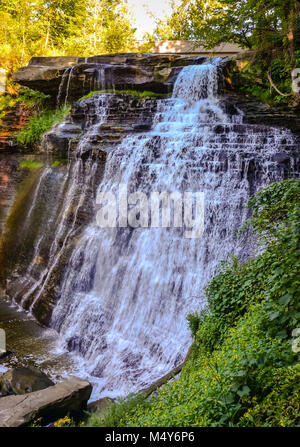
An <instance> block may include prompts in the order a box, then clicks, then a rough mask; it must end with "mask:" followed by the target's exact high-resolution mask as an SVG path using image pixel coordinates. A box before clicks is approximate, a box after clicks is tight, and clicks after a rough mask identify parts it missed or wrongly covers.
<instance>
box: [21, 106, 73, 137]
mask: <svg viewBox="0 0 300 447" xmlns="http://www.w3.org/2000/svg"><path fill="white" fill-rule="evenodd" d="M69 111H70V106H63V107H60V108H59V109H57V110H44V111H42V112H41V113H37V114H35V115H34V116H32V117H31V118H30V119H29V122H28V124H27V125H26V126H25V127H24V128H23V129H22V130H21V131H20V132H19V133H18V134H17V137H16V138H17V142H18V143H21V144H32V143H37V142H38V141H39V140H40V139H41V138H42V136H43V135H44V133H46V132H47V131H48V130H50V129H51V127H52V126H53V125H54V124H57V123H60V122H61V121H63V119H64V117H65V116H66V115H67V114H68V113H69Z"/></svg>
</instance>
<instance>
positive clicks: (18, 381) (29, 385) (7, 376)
mask: <svg viewBox="0 0 300 447" xmlns="http://www.w3.org/2000/svg"><path fill="white" fill-rule="evenodd" d="M52 385H54V383H53V382H52V380H50V379H49V378H48V377H47V376H46V374H44V373H43V372H42V371H40V370H38V369H37V368H14V369H11V370H9V371H7V372H6V373H4V374H1V375H0V395H2V396H7V395H9V394H12V395H13V394H27V393H32V392H33V391H39V390H43V389H45V388H48V387H49V386H52Z"/></svg>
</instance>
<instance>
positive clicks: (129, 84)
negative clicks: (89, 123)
mask: <svg viewBox="0 0 300 447" xmlns="http://www.w3.org/2000/svg"><path fill="white" fill-rule="evenodd" d="M205 59H206V58H204V57H195V56H183V55H179V54H177V55H155V54H143V53H124V54H111V55H101V56H94V57H89V58H80V57H65V58H63V57H57V58H55V57H49V58H48V57H35V58H32V59H31V61H30V62H29V64H28V66H27V67H23V68H21V69H20V70H19V71H18V72H16V73H14V75H13V80H14V81H15V82H18V83H19V84H21V85H25V86H27V87H30V88H32V89H35V90H39V91H41V92H44V93H46V94H49V95H51V96H52V98H53V100H55V99H57V100H58V101H60V100H61V101H62V102H63V101H65V99H67V101H68V102H73V101H74V100H76V99H79V98H80V97H81V96H83V95H85V94H87V93H89V92H90V91H92V90H103V89H111V88H115V89H118V90H127V89H134V90H151V91H154V92H158V93H168V92H170V91H172V88H173V84H174V82H175V80H176V78H177V76H178V74H179V72H180V69H181V68H182V67H184V66H185V65H190V64H199V63H200V64H201V63H202V62H203V61H204V60H205ZM64 92H67V98H65V97H61V96H63V94H64Z"/></svg>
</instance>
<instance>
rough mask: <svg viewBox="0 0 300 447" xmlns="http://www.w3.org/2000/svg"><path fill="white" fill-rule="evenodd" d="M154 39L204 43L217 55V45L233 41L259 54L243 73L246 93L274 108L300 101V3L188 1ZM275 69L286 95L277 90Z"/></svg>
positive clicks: (289, 0)
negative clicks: (299, 83) (299, 89)
mask: <svg viewBox="0 0 300 447" xmlns="http://www.w3.org/2000/svg"><path fill="white" fill-rule="evenodd" d="M148 39H149V40H153V39H170V40H173V39H175V40H176V39H187V40H196V41H201V42H203V45H204V46H205V47H206V48H207V49H211V50H212V52H213V48H214V47H216V46H217V45H220V44H222V43H229V42H231V43H234V44H238V45H239V46H240V47H241V48H244V49H250V50H255V53H252V54H251V55H250V56H249V58H250V61H248V62H249V63H248V65H247V66H246V67H245V68H244V69H243V70H242V72H241V84H242V85H243V84H244V86H243V90H244V91H245V92H247V93H250V94H251V95H254V96H257V97H258V98H259V99H261V100H262V101H264V102H267V103H270V104H278V103H279V104H282V103H283V104H285V103H291V104H292V105H297V104H299V102H300V97H299V94H297V93H296V92H293V90H292V88H291V87H292V78H291V71H292V69H293V68H296V67H299V63H300V59H299V51H296V50H297V48H299V45H300V2H299V1H297V0H243V1H241V0H231V1H228V0H182V1H181V2H180V3H179V4H174V3H173V12H172V14H171V16H170V17H168V18H166V19H165V20H161V21H159V22H158V23H157V27H156V30H155V31H154V34H153V36H148ZM196 45H199V44H197V43H196ZM270 68H271V78H272V80H273V82H274V84H275V86H276V87H277V89H278V90H279V92H280V93H282V94H280V93H279V92H278V91H276V89H275V88H274V87H273V86H271V82H270V80H269V79H268V76H267V73H268V71H269V69H270ZM284 95H289V97H286V96H284Z"/></svg>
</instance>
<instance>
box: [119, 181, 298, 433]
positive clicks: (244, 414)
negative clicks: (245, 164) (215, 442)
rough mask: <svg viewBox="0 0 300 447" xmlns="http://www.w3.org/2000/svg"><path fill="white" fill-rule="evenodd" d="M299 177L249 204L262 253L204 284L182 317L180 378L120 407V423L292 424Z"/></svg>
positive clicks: (224, 269) (294, 419)
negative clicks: (188, 336) (197, 308)
mask: <svg viewBox="0 0 300 447" xmlns="http://www.w3.org/2000/svg"><path fill="white" fill-rule="evenodd" d="M299 188H300V181H299V180H286V181H283V182H279V183H275V184H272V185H270V186H269V187H267V188H265V189H263V190H262V191H260V192H259V193H258V194H256V196H254V197H252V198H251V199H250V201H249V206H250V208H251V209H252V210H253V216H252V218H251V219H249V221H248V222H247V224H246V225H245V226H246V227H248V226H251V227H252V229H253V231H254V233H255V235H256V237H257V238H258V239H259V240H260V241H261V242H262V243H263V244H264V247H265V250H264V252H263V253H262V254H260V255H259V256H257V257H256V258H254V259H252V260H250V261H247V262H246V263H244V264H241V263H240V262H239V260H238V259H237V258H233V260H232V262H231V263H230V264H223V266H222V270H221V271H220V273H219V274H218V275H216V276H215V277H214V278H213V280H212V281H211V282H210V284H209V285H208V287H207V290H206V295H207V299H208V304H209V305H208V308H207V309H206V310H204V311H203V312H202V313H201V314H200V315H197V314H196V315H189V316H188V321H189V325H190V328H191V330H192V334H193V337H194V345H193V353H192V356H191V358H190V360H189V361H188V362H187V364H186V365H185V367H184V369H183V371H182V373H181V376H180V378H178V379H176V380H174V381H172V382H169V383H168V384H167V385H164V386H163V387H162V388H161V389H160V390H159V392H158V395H157V396H152V397H151V398H150V399H149V401H148V402H147V405H146V406H145V405H144V403H143V402H142V403H140V404H137V405H136V406H132V407H131V408H128V409H127V410H126V412H124V415H123V416H122V417H120V418H119V419H118V420H116V421H115V422H117V424H118V425H127V426H136V425H137V426H299V425H300V409H299V397H300V396H299V394H300V390H299V386H298V383H299V375H300V367H299V363H298V360H299V354H297V353H295V352H293V350H292V346H291V345H292V331H293V329H295V328H297V327H300V300H299V290H300V287H299V282H300V280H299V270H300V256H299V245H300V244H299V236H300V233H299V224H300V215H299Z"/></svg>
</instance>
